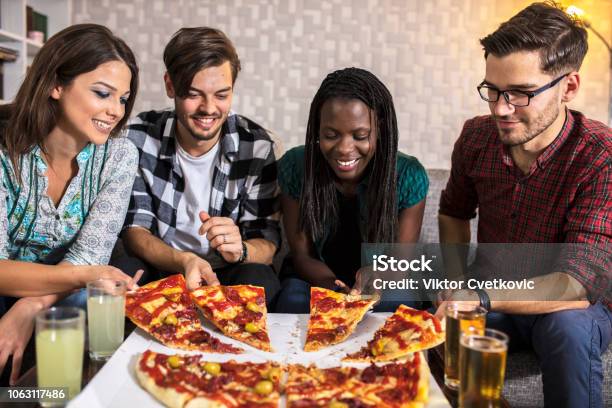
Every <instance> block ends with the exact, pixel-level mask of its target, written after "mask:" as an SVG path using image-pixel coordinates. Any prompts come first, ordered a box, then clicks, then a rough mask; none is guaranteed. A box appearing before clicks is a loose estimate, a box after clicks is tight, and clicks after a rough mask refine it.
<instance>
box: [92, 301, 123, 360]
mask: <svg viewBox="0 0 612 408" xmlns="http://www.w3.org/2000/svg"><path fill="white" fill-rule="evenodd" d="M87 326H88V329H89V354H90V356H91V358H93V359H95V360H98V359H106V358H108V357H110V356H111V355H112V354H113V353H114V352H115V350H117V348H118V347H119V345H120V344H121V343H122V342H123V329H124V326H125V298H124V297H123V296H107V295H100V296H92V297H88V298H87Z"/></svg>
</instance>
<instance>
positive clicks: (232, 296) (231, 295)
mask: <svg viewBox="0 0 612 408" xmlns="http://www.w3.org/2000/svg"><path fill="white" fill-rule="evenodd" d="M225 297H226V298H227V300H229V301H231V302H233V303H237V304H242V298H241V297H240V294H239V293H238V291H237V290H236V289H234V288H229V287H226V288H225Z"/></svg>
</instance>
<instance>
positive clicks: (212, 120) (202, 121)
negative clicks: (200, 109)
mask: <svg viewBox="0 0 612 408" xmlns="http://www.w3.org/2000/svg"><path fill="white" fill-rule="evenodd" d="M196 120H197V121H198V122H200V123H203V124H205V125H210V124H211V123H213V122H214V120H215V118H203V119H196Z"/></svg>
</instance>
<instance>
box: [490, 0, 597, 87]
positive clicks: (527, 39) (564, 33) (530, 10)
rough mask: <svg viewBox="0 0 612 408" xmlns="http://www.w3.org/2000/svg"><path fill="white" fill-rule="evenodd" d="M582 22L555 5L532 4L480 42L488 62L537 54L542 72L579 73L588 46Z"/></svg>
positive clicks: (552, 3) (546, 3)
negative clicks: (513, 55)
mask: <svg viewBox="0 0 612 408" xmlns="http://www.w3.org/2000/svg"><path fill="white" fill-rule="evenodd" d="M587 36H588V35H587V31H586V29H585V28H584V25H583V23H582V22H580V20H578V19H576V18H573V17H572V16H570V15H568V14H567V13H566V12H565V11H564V10H563V8H562V7H561V6H560V5H559V4H557V3H555V2H554V1H548V2H543V3H533V4H531V5H530V6H528V7H527V8H525V9H523V10H522V11H520V12H519V13H518V14H517V15H515V16H514V17H512V18H511V19H510V20H508V21H506V22H505V23H502V24H501V25H500V26H499V28H498V29H497V30H496V31H495V32H494V33H492V34H489V35H487V36H486V37H484V38H482V39H481V40H480V44H481V45H482V46H483V48H484V52H485V58H487V56H488V55H489V54H493V55H495V56H497V57H505V56H506V55H509V54H511V53H514V52H519V51H538V52H539V54H540V69H541V70H542V72H546V73H549V74H552V75H556V74H560V73H562V72H566V71H569V70H574V71H578V70H579V69H580V66H581V65H582V60H584V56H585V55H586V53H587V51H588V49H589V45H588V42H587Z"/></svg>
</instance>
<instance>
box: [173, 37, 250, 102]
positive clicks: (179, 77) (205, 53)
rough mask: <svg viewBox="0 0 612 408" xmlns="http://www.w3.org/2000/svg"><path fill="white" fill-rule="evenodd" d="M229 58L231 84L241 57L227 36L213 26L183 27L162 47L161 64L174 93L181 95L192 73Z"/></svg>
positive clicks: (184, 92)
mask: <svg viewBox="0 0 612 408" xmlns="http://www.w3.org/2000/svg"><path fill="white" fill-rule="evenodd" d="M225 61H229V63H230V67H231V69H232V84H233V83H235V82H236V78H237V77H238V72H240V59H239V58H238V54H237V53H236V48H234V44H232V42H231V41H230V39H229V38H227V36H226V35H225V34H224V33H223V32H222V31H221V30H217V29H216V28H210V27H185V28H181V29H180V30H178V31H177V32H176V33H174V34H173V35H172V38H171V39H170V41H169V42H168V44H167V45H166V48H165V49H164V65H166V70H167V71H168V76H170V80H171V81H172V85H173V86H174V90H175V92H176V95H177V96H178V97H180V98H184V97H185V96H186V95H187V94H188V93H189V88H190V87H191V82H192V81H193V77H194V76H196V74H197V73H198V72H200V71H201V70H203V69H205V68H209V67H218V66H219V65H222V64H223V63H225Z"/></svg>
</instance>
